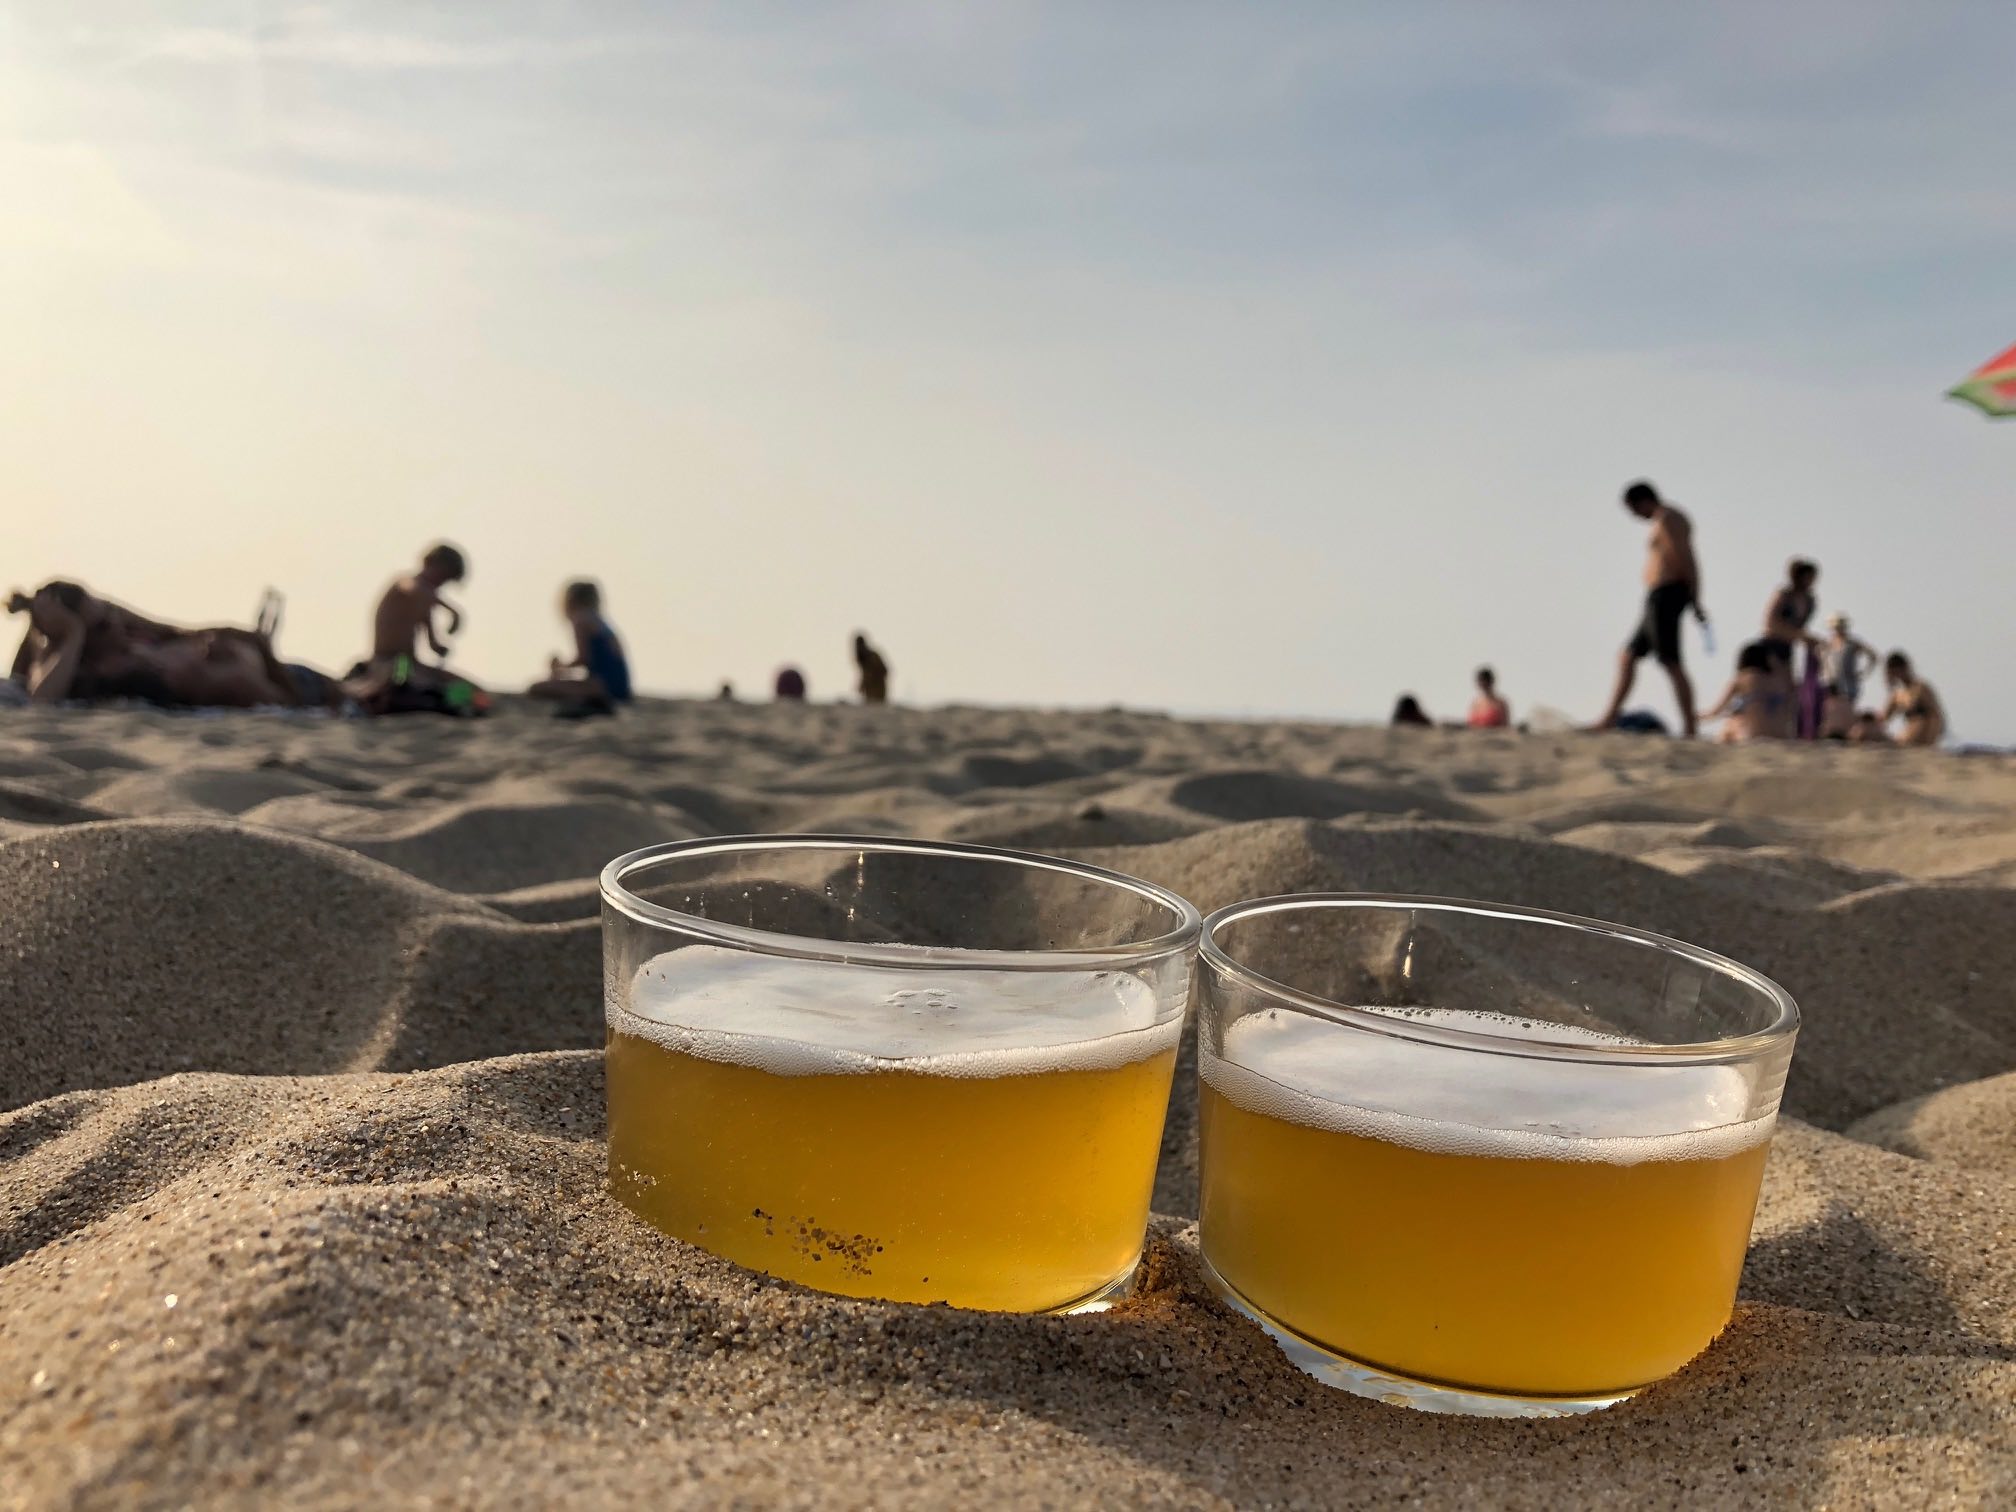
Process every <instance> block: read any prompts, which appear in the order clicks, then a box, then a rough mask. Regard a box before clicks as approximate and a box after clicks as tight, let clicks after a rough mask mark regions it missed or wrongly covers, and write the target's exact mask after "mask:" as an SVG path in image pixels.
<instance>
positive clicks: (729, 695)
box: [714, 682, 735, 703]
mask: <svg viewBox="0 0 2016 1512" xmlns="http://www.w3.org/2000/svg"><path fill="white" fill-rule="evenodd" d="M714 696H715V697H716V698H718V699H719V700H720V701H721V702H722V703H733V702H735V684H733V683H732V682H724V683H723V684H721V691H720V692H719V693H716V694H715V695H714Z"/></svg>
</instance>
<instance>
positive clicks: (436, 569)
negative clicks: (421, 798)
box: [345, 541, 488, 713]
mask: <svg viewBox="0 0 2016 1512" xmlns="http://www.w3.org/2000/svg"><path fill="white" fill-rule="evenodd" d="M468 575H469V564H468V560H467V559H466V558H465V557H464V556H463V555H462V553H461V552H460V551H459V550H458V549H456V548H455V547H453V546H450V545H449V544H448V543H447V542H445V541H443V542H438V543H436V544H435V545H433V546H430V547H429V548H428V549H427V554H426V555H425V556H424V557H422V558H421V560H420V570H419V571H418V572H415V573H410V574H408V575H406V576H404V577H399V578H394V579H393V580H392V582H391V583H390V584H389V585H388V586H387V587H386V589H385V591H384V593H382V594H381V595H379V598H378V607H377V610H376V611H375V612H374V613H373V615H372V619H371V654H370V656H369V657H367V658H366V659H365V660H364V661H361V662H359V663H358V664H357V665H356V666H355V667H353V668H351V669H350V676H349V677H348V678H347V679H346V680H345V686H346V687H347V688H348V689H349V691H350V693H351V696H353V697H354V698H356V699H357V701H358V702H359V703H361V704H362V705H364V707H365V708H367V709H369V710H371V711H372V712H374V713H399V712H404V711H407V710H413V709H435V708H439V709H440V710H441V711H442V712H461V711H462V710H463V709H465V708H480V707H482V706H484V705H487V702H488V695H487V694H485V693H484V692H483V690H482V689H481V688H479V687H477V686H476V683H475V681H474V680H473V679H471V678H467V677H464V676H462V675H461V674H460V673H458V672H451V671H450V670H449V669H448V666H447V658H448V646H447V643H446V642H444V641H443V640H442V639H441V634H440V632H438V631H437V630H436V629H435V627H434V611H435V610H436V609H439V610H441V611H442V612H443V613H444V614H446V615H447V616H448V626H447V633H448V634H449V635H450V636H453V635H454V634H455V633H456V632H457V631H459V630H460V629H461V628H462V611H461V610H459V609H457V608H456V607H455V606H454V605H453V604H451V603H449V602H448V600H447V599H445V598H443V597H442V596H441V590H442V589H443V588H445V587H447V586H448V585H449V584H450V583H459V582H462V581H463V580H464V579H465V578H467V577H468ZM423 634H424V635H425V636H426V639H427V645H428V648H429V649H430V650H431V651H433V653H434V655H435V657H436V658H437V659H438V663H439V664H438V665H431V666H430V665H429V664H427V663H425V662H423V661H421V660H420V639H421V636H422V635H423Z"/></svg>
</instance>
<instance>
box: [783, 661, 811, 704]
mask: <svg viewBox="0 0 2016 1512" xmlns="http://www.w3.org/2000/svg"><path fill="white" fill-rule="evenodd" d="M776 691H777V700H778V702H779V703H803V702H805V674H804V673H803V672H800V671H799V670H798V669H797V668H796V667H779V668H778V669H777V690H776Z"/></svg>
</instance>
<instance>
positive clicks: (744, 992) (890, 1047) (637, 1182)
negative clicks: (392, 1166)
mask: <svg viewBox="0 0 2016 1512" xmlns="http://www.w3.org/2000/svg"><path fill="white" fill-rule="evenodd" d="M1200 922H1201V921H1200V920H1199V918H1198V915H1197V910H1196V909H1195V908H1193V907H1191V905H1190V904H1188V903H1187V902H1185V901H1184V900H1183V899H1182V898H1179V897H1177V896H1176V895H1175V894H1174V893H1171V892H1167V891H1165V890H1163V889H1162V888H1159V887H1152V886H1150V885H1149V884H1147V883H1145V882H1137V881H1135V880H1133V879H1132V878H1129V877H1123V876H1121V875H1119V874H1118V873H1116V872H1109V871H1103V870H1101V869H1100V868H1098V867H1094V866H1082V865H1079V864H1077V863H1075V862H1070V861H1061V860H1056V859H1053V858H1050V857H1047V856H1035V855H1024V854H1020V853H1017V852H1014V851H1005V850H994V849H990V848H987V847H982V846H976V845H955V844H949V843H938V842H932V841H923V840H889V839H857V838H852V837H844V836H789V835H786V836H760V837H750V838H735V839H716V840H691V841H681V842H678V843H676V844H672V845H661V846H654V847H652V848H651V849H648V850H640V851H635V852H633V853H632V854H630V855H627V856H623V857H620V858H618V859H617V860H616V861H614V862H612V863H610V865H609V867H608V868H607V869H606V870H605V871H604V872H603V874H602V938H603V956H604V999H605V1007H606V1010H607V1018H608V1038H607V1069H608V1093H609V1181H610V1186H611V1188H612V1190H613V1191H614V1192H615V1195H616V1196H617V1197H618V1198H619V1199H621V1200H622V1201H623V1202H624V1203H626V1204H627V1205H628V1206H629V1207H631V1208H632V1209H634V1210H635V1211H636V1212H637V1213H638V1214H639V1215H640V1216H641V1217H643V1218H645V1219H646V1220H648V1221H649V1222H651V1223H652V1224H654V1225H656V1226H657V1227H658V1228H660V1229H662V1230H664V1231H665V1232H666V1233H668V1234H672V1235H674V1236H676V1237H678V1238H680V1239H684V1240H687V1241H689V1242H691V1243H693V1244H697V1245H700V1246H701V1247H703V1248H705V1249H708V1250H711V1251H712V1252H713V1253H715V1254H717V1255H720V1256H722V1257H724V1258H725V1259H729V1260H733V1261H736V1262H738V1263H740V1264H742V1265H746V1266H749V1267H751V1268H753V1269H756V1270H762V1271H767V1272H769V1273H770V1274H771V1275H774V1276H781V1277H785V1278H788V1279H790V1280H793V1281H798V1282H802V1283H804V1284H805V1285H807V1286H813V1287H817V1288H819V1289H820V1290H822V1291H830V1292H839V1293H842V1294H845V1295H847V1296H855V1297H882V1298H888V1299H891V1300H895V1301H904V1302H949V1303H951V1304H953V1305H955V1306H959V1307H975V1308H989V1309H997V1310H1002V1311H1013V1312H1050V1311H1060V1312H1061V1311H1075V1310H1080V1309H1083V1308H1087V1307H1091V1306H1097V1305H1100V1304H1102V1303H1103V1302H1105V1301H1106V1300H1108V1299H1110V1298H1111V1297H1112V1296H1114V1295H1116V1294H1117V1293H1118V1292H1119V1291H1121V1290H1122V1289H1124V1287H1125V1286H1126V1284H1127V1282H1128V1281H1129V1279H1130V1278H1131V1277H1132V1275H1133V1272H1134V1269H1135V1266H1136V1264H1137V1263H1138V1261H1139V1259H1140V1254H1141V1239H1142V1234H1143V1231H1144V1230H1145V1228H1146V1226H1147V1220H1148V1200H1149V1193H1150V1189H1151V1188H1152V1186H1153V1184H1154V1179H1155V1163H1156V1158H1157V1156H1158V1154H1159V1153H1160V1149H1161V1139H1162V1124H1163V1119H1164V1115H1165V1114H1166V1112H1167V1110H1168V1102H1169V1082H1170V1076H1171V1073H1172V1071H1173V1070H1174V1067H1175V1062H1176V1045H1177V1040H1178V1038H1179V1036H1180V1035H1181V1033H1182V1026H1183V1010H1184V1005H1185V1002H1186V999H1187V995H1188V991H1189V980H1190V973H1191V969H1192V966H1193V964H1194V956H1195V951H1196V943H1197V933H1198V929H1199V927H1200Z"/></svg>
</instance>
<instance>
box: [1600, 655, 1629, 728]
mask: <svg viewBox="0 0 2016 1512" xmlns="http://www.w3.org/2000/svg"><path fill="white" fill-rule="evenodd" d="M1637 680H1638V650H1637V648H1636V647H1635V646H1626V647H1625V648H1624V650H1623V651H1622V652H1621V653H1620V654H1619V655H1618V657H1617V684H1616V687H1615V688H1614V689H1613V690H1612V692H1611V694H1610V707H1609V708H1607V709H1605V710H1604V711H1603V717H1602V718H1601V719H1599V720H1597V721H1596V727H1597V728H1598V729H1599V730H1607V729H1608V728H1609V727H1610V726H1611V725H1614V724H1615V723H1617V716H1618V715H1619V714H1622V713H1623V712H1624V700H1625V699H1627V698H1629V697H1630V696H1631V685H1632V684H1633V683H1634V682H1636V681H1637Z"/></svg>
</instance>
